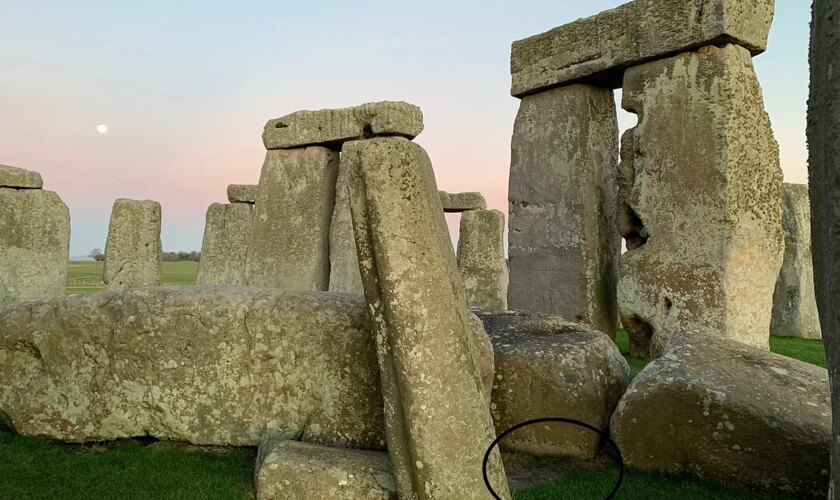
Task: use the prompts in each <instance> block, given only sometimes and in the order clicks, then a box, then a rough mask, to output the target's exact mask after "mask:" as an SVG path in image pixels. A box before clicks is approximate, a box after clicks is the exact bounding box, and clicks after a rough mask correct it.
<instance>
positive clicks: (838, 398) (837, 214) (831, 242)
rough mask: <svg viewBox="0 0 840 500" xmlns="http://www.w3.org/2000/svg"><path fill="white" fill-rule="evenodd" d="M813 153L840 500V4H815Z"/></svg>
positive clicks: (817, 273) (834, 485) (835, 494)
mask: <svg viewBox="0 0 840 500" xmlns="http://www.w3.org/2000/svg"><path fill="white" fill-rule="evenodd" d="M811 30H812V31H811V57H810V62H811V96H810V98H809V100H808V150H809V160H808V166H809V173H810V181H809V186H810V197H811V229H812V231H811V237H812V241H813V255H814V285H815V288H816V296H817V307H818V309H819V315H820V324H821V326H822V333H823V343H824V344H825V351H826V355H827V357H828V374H829V377H830V378H831V402H832V407H833V408H834V412H833V417H832V422H833V434H834V440H833V442H832V446H831V485H830V487H829V494H828V496H829V498H831V499H837V498H840V485H838V481H840V265H838V263H840V69H839V68H838V64H837V54H838V52H840V4H838V3H837V2H836V1H832V0H814V3H813V22H812V23H811Z"/></svg>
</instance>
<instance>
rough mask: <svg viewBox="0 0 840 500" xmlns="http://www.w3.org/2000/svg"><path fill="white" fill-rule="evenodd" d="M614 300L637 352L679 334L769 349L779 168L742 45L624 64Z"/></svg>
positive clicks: (778, 259) (644, 353)
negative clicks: (625, 114) (629, 122)
mask: <svg viewBox="0 0 840 500" xmlns="http://www.w3.org/2000/svg"><path fill="white" fill-rule="evenodd" d="M623 99H624V101H623V106H624V108H625V109H627V110H630V111H633V112H635V113H637V114H638V115H639V124H638V125H637V126H636V127H635V128H634V129H632V130H631V131H630V132H628V133H627V134H626V135H625V137H624V139H623V145H624V147H623V148H622V154H621V156H622V159H621V165H620V171H621V175H620V186H619V216H618V227H619V231H620V232H621V234H622V236H624V238H625V240H626V242H627V249H628V251H627V252H626V253H624V254H623V255H622V256H621V266H620V276H619V284H618V301H619V307H620V310H621V322H622V324H623V325H624V327H625V329H626V330H627V331H628V334H629V336H630V352H631V354H632V355H634V356H641V357H653V358H655V357H658V356H659V355H660V354H661V352H662V349H663V347H664V345H665V343H666V342H667V341H668V338H669V337H670V336H671V335H673V334H674V333H676V332H678V331H682V330H696V331H702V332H708V333H710V334H713V335H722V336H725V337H727V338H731V339H734V340H738V341H740V342H744V343H746V344H749V345H752V346H755V347H760V348H762V349H769V346H768V338H769V332H770V316H771V311H772V306H773V289H774V288H775V284H776V279H777V278H778V276H779V268H780V267H781V264H782V254H783V244H784V241H783V238H782V218H781V216H782V206H781V197H782V194H781V190H782V171H781V168H780V167H779V149H778V145H777V144H776V140H775V139H774V137H773V131H772V129H771V127H770V120H769V118H768V116H767V112H766V111H765V110H764V101H763V98H762V95H761V87H760V86H759V84H758V80H757V78H756V75H755V70H754V69H753V65H752V60H751V58H750V53H749V52H748V51H747V50H746V49H744V48H742V47H739V46H737V45H726V46H725V47H722V48H718V47H704V48H703V49H701V50H699V51H697V52H686V53H684V54H680V55H678V56H675V57H672V58H669V59H662V60H659V61H654V62H651V63H648V64H645V65H642V66H637V67H635V68H631V69H629V70H628V71H627V74H626V75H625V82H624V94H623Z"/></svg>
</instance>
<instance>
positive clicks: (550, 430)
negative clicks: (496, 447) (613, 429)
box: [476, 311, 630, 460]
mask: <svg viewBox="0 0 840 500" xmlns="http://www.w3.org/2000/svg"><path fill="white" fill-rule="evenodd" d="M476 314H478V317H479V318H481V320H482V321H483V322H484V327H485V329H486V330H487V333H488V334H489V335H490V339H491V340H492V342H493V346H494V352H495V366H496V377H495V380H494V382H495V383H494V385H493V403H492V406H491V408H492V414H493V420H494V421H495V422H496V433H497V434H501V433H502V432H504V431H506V430H507V429H510V428H511V427H513V426H514V425H516V424H520V423H522V422H525V421H528V420H532V419H536V418H543V417H562V418H571V419H575V420H579V421H582V422H586V423H588V424H589V425H592V426H594V427H596V428H598V429H602V430H605V429H606V428H607V424H608V423H609V421H610V416H611V415H612V413H613V410H614V409H615V407H616V405H617V404H618V400H619V399H621V396H622V395H623V394H624V391H625V389H627V384H628V383H629V381H630V368H629V367H628V366H627V361H625V360H624V358H623V357H622V356H621V353H620V352H619V350H618V348H617V347H616V346H615V344H614V343H613V341H612V340H610V338H609V337H608V336H606V335H605V334H603V333H601V332H598V331H595V330H591V329H589V328H587V327H585V326H581V325H578V324H575V323H569V322H567V321H565V320H563V318H561V317H559V316H549V315H541V314H528V313H521V312H513V311H507V312H499V313H487V312H477V313H476ZM599 443H600V436H599V435H598V434H596V433H594V432H592V431H589V430H587V429H584V428H581V427H576V426H573V425H570V424H562V423H547V424H537V425H530V426H527V427H524V428H522V429H519V430H517V431H515V432H513V433H511V434H510V435H508V436H506V437H505V438H504V439H503V440H502V442H501V443H500V446H501V447H502V449H504V450H508V451H523V452H527V453H532V454H537V455H566V456H572V457H576V458H582V459H586V460H588V459H591V458H593V457H594V456H595V455H596V454H597V452H598V445H599Z"/></svg>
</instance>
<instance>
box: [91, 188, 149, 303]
mask: <svg viewBox="0 0 840 500" xmlns="http://www.w3.org/2000/svg"><path fill="white" fill-rule="evenodd" d="M160 217H161V215H160V203H158V202H156V201H150V200H144V201H137V200H127V199H125V198H120V199H118V200H117V201H115V202H114V208H113V209H112V210H111V223H110V224H109V225H108V239H107V240H106V242H105V268H104V270H103V273H102V281H104V282H105V284H106V285H107V288H110V289H115V290H122V289H126V288H133V287H137V286H141V285H159V284H160V266H161V261H162V260H163V252H162V249H161V243H160Z"/></svg>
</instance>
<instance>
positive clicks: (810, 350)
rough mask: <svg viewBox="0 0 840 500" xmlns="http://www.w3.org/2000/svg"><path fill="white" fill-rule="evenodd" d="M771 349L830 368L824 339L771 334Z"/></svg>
mask: <svg viewBox="0 0 840 500" xmlns="http://www.w3.org/2000/svg"><path fill="white" fill-rule="evenodd" d="M770 350H771V351H773V352H775V353H776V354H781V355H782V356H787V357H789V358H794V359H798V360H800V361H805V362H806V363H811V364H812V365H817V366H821V367H823V368H828V364H827V363H826V360H825V348H824V347H823V343H822V340H806V339H800V338H796V337H777V336H775V335H771V336H770Z"/></svg>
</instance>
